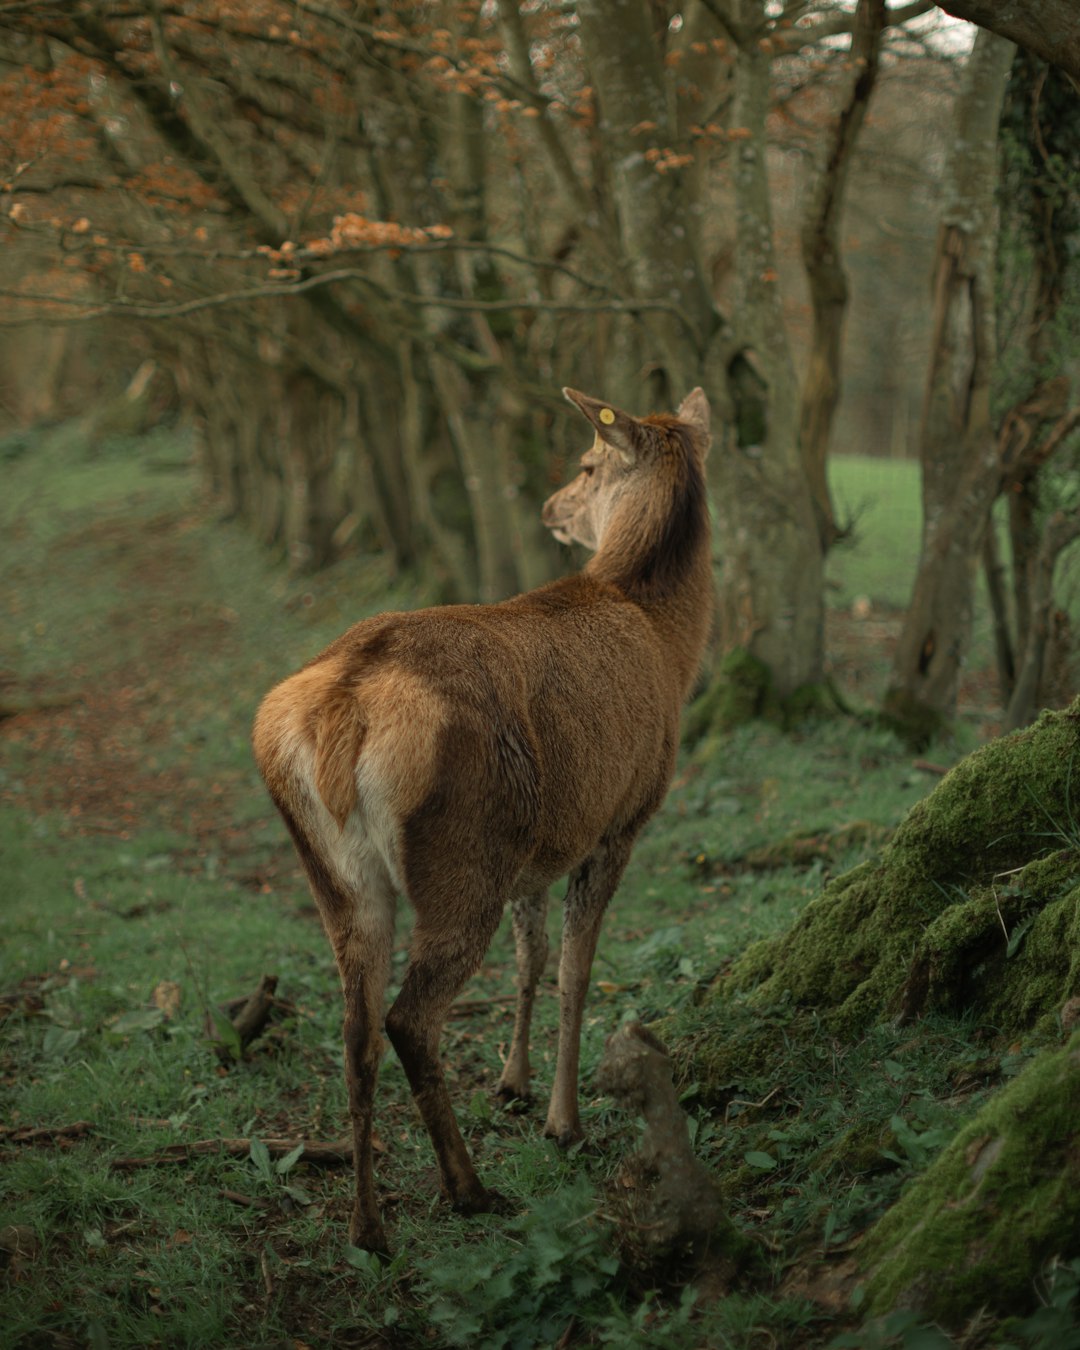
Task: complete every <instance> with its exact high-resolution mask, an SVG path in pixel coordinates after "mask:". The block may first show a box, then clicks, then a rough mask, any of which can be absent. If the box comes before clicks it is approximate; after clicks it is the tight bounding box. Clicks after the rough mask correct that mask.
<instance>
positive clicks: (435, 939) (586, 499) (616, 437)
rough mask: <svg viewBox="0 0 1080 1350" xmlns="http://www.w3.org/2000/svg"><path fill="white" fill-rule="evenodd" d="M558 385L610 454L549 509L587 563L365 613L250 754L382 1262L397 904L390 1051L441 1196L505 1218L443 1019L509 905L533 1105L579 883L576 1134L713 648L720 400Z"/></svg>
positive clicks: (554, 1099)
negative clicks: (597, 990)
mask: <svg viewBox="0 0 1080 1350" xmlns="http://www.w3.org/2000/svg"><path fill="white" fill-rule="evenodd" d="M563 393H564V395H565V397H566V398H567V399H568V400H569V401H570V402H571V403H572V404H574V405H575V406H576V407H577V409H578V410H579V411H580V412H581V413H582V414H584V416H585V417H586V418H587V419H588V421H589V422H590V423H591V424H592V428H593V431H594V439H593V443H592V445H591V447H590V448H589V449H588V450H587V451H586V452H585V454H584V455H583V456H582V458H581V467H580V472H579V473H578V474H577V476H576V477H575V478H574V479H573V480H572V481H571V482H570V483H569V484H567V485H566V486H565V487H563V488H561V489H560V490H559V491H557V492H555V493H554V495H553V496H551V497H550V498H549V499H548V500H547V502H546V503H545V504H544V507H543V509H542V513H541V519H542V521H543V524H544V525H545V526H546V527H547V528H548V529H549V530H550V531H551V532H552V533H553V534H554V536H555V538H556V539H557V540H559V541H560V542H561V543H571V542H576V543H579V544H582V545H584V546H585V547H586V548H587V549H589V550H591V553H592V556H591V557H590V558H589V560H588V561H587V562H586V564H585V566H584V567H583V569H582V570H581V571H580V572H578V573H576V574H574V575H570V576H565V577H561V578H559V579H557V580H555V581H552V582H549V583H547V584H546V585H542V586H540V587H539V588H538V589H535V590H531V591H528V592H526V593H524V594H522V595H518V596H516V597H514V598H512V599H509V600H503V601H499V602H495V603H488V604H451V605H441V606H436V607H433V608H428V609H419V610H415V611H411V612H410V611H406V612H397V613H386V614H382V615H379V616H377V617H374V618H369V619H365V620H362V621H361V622H359V623H357V624H355V625H354V626H353V627H351V628H350V629H348V631H347V632H345V633H344V634H343V635H342V636H341V637H339V638H337V639H336V640H335V641H334V642H332V643H331V644H330V646H328V647H327V648H326V650H325V651H323V652H322V653H320V654H319V655H318V656H316V657H315V658H314V659H313V660H311V661H309V662H308V663H307V664H306V665H305V666H303V667H302V668H301V669H300V670H299V671H298V672H297V673H296V674H294V675H292V676H291V677H289V678H288V679H286V680H284V681H283V682H282V683H281V684H278V685H277V686H276V687H275V688H274V689H272V690H271V691H270V693H269V694H267V696H266V697H265V699H264V700H263V701H262V703H261V705H260V707H259V710H258V713H257V715H256V718H255V725H254V731H253V748H254V753H255V759H256V762H257V764H258V767H259V770H260V772H261V774H262V777H263V779H264V781H265V783H266V787H267V789H268V791H269V794H270V797H271V798H272V800H273V802H274V804H275V805H276V807H277V809H278V811H279V812H280V813H281V816H282V818H283V819H284V822H285V825H286V827H287V829H288V831H289V833H290V835H291V836H292V840H293V843H294V845H295V848H296V851H297V854H298V855H299V859H300V862H301V864H302V867H303V870H304V872H305V874H306V877H307V881H308V883H309V885H310V889H311V892H312V895H313V897H314V900H315V904H316V907H317V909H318V912H319V915H320V918H321V920H322V924H323V927H324V929H325V931H326V934H327V937H328V938H329V941H330V945H331V948H332V950H333V954H334V958H335V960H336V964H337V969H338V973H339V975H340V979H341V987H342V993H343V997H344V1020H343V1033H342V1035H343V1041H344V1062H345V1081H346V1086H347V1092H348V1109H349V1116H350V1119H351V1125H352V1139H353V1166H354V1173H355V1196H354V1200H353V1208H352V1215H351V1219H350V1224H349V1239H350V1241H351V1242H352V1243H353V1244H354V1245H355V1246H357V1247H360V1248H364V1249H367V1250H369V1251H376V1252H379V1251H386V1250H387V1249H388V1245H387V1238H386V1231H385V1228H384V1225H383V1220H382V1216H381V1214H380V1210H379V1206H378V1204H377V1201H376V1195H375V1185H374V1177H373V1167H372V1128H373V1105H374V1099H375V1087H376V1079H377V1076H378V1072H379V1065H380V1060H381V1058H382V1054H383V1048H384V1047H383V1039H382V1034H381V1033H382V1030H383V1027H384V1019H383V1009H384V1001H385V995H386V989H387V985H388V982H389V974H390V964H391V952H392V946H393V941H394V931H395V916H396V905H397V902H398V899H399V897H404V898H405V899H406V900H407V901H408V903H409V904H410V905H411V908H412V911H413V927H412V934H411V939H410V944H409V960H408V965H407V968H406V971H405V974H404V977H403V980H402V983H401V987H400V990H399V992H398V994H397V997H396V998H395V999H394V1001H393V1003H392V1005H391V1007H390V1008H389V1010H388V1011H387V1012H386V1016H385V1032H386V1036H387V1037H388V1038H389V1041H390V1043H391V1045H392V1046H393V1049H394V1051H395V1052H396V1054H397V1056H398V1058H399V1060H400V1061H401V1064H402V1066H403V1068H404V1071H405V1074H406V1077H407V1079H408V1082H409V1086H410V1089H411V1092H412V1095H413V1099H414V1101H415V1104H416V1106H417V1108H418V1109H419V1113H420V1116H421V1118H422V1120H423V1123H424V1125H425V1127H426V1130H427V1133H428V1135H429V1136H430V1139H431V1143H432V1146H433V1149H434V1152H435V1156H436V1159H437V1161H438V1166H439V1172H440V1178H441V1186H442V1190H443V1193H444V1195H445V1196H446V1198H448V1200H449V1201H450V1203H451V1205H452V1206H453V1207H454V1208H455V1209H456V1210H458V1211H459V1212H462V1213H465V1214H475V1213H482V1212H487V1211H492V1210H495V1211H498V1210H502V1209H505V1208H506V1201H505V1200H504V1199H503V1197H502V1196H501V1195H499V1193H498V1192H497V1191H495V1190H493V1189H489V1188H488V1187H486V1186H485V1185H484V1184H483V1183H482V1182H481V1180H480V1178H479V1176H478V1175H477V1172H476V1169H475V1167H474V1165H473V1161H472V1158H471V1156H470V1154H469V1150H468V1148H467V1146H466V1144H465V1142H464V1140H463V1138H462V1135H461V1131H460V1129H459V1127H458V1124H457V1120H456V1118H455V1115H454V1110H453V1105H452V1103H451V1099H450V1095H449V1091H448V1089H447V1086H446V1081H445V1078H444V1074H443V1068H442V1064H441V1062H440V1058H439V1042H440V1038H441V1034H442V1030H443V1025H444V1022H445V1020H446V1017H447V1014H448V1012H449V1010H450V1007H451V1004H452V1003H453V1000H454V999H455V998H456V997H457V995H458V994H459V992H460V991H461V989H462V988H463V986H464V985H465V982H466V981H467V980H468V979H469V977H470V976H471V975H473V974H474V973H475V972H476V971H477V970H478V969H479V967H480V965H481V964H482V962H483V959H484V957H485V955H486V953H487V949H488V946H489V944H490V942H491V940H492V938H493V936H494V934H495V931H496V929H497V927H498V925H499V922H500V919H501V917H502V915H503V913H504V911H505V908H506V905H507V902H509V904H510V906H511V914H512V930H513V937H514V947H515V961H516V990H517V993H516V1010H515V1015H514V1025H513V1034H512V1039H511V1043H510V1046H509V1049H508V1052H507V1056H506V1060H505V1063H504V1067H503V1070H502V1074H501V1077H500V1079H499V1081H498V1084H497V1086H496V1092H497V1094H498V1096H499V1097H500V1098H501V1099H503V1100H504V1101H511V1100H514V1099H521V1100H528V1098H529V1092H530V1081H531V1068H530V1063H529V1034H530V1025H531V1019H532V1012H533V1005H534V1001H535V995H536V990H537V985H538V981H539V979H540V976H541V974H542V972H543V969H544V965H545V962H546V959H547V954H548V939H547V926H546V920H547V904H548V888H549V886H551V884H552V883H553V882H555V881H556V880H557V879H558V878H560V877H562V876H567V875H568V876H569V882H568V885H567V890H566V895H565V901H564V913H563V928H562V948H561V954H560V960H559V975H558V986H559V1023H558V1047H557V1058H556V1067H555V1072H554V1078H553V1084H552V1091H551V1096H550V1101H549V1106H548V1113H547V1119H546V1123H545V1126H544V1133H545V1135H546V1136H549V1137H551V1138H553V1139H554V1140H555V1141H556V1142H557V1143H558V1144H559V1145H561V1146H563V1147H565V1146H567V1145H569V1144H571V1143H573V1142H575V1141H576V1140H578V1139H580V1138H581V1137H582V1129H581V1120H580V1114H579V1109H578V1076H579V1062H580V1039H581V1027H582V1017H583V1009H584V1004H585V999H586V993H587V990H588V986H589V978H590V971H591V968H592V962H593V957H594V954H595V951H596V946H597V940H598V936H599V931H600V926H601V920H602V918H603V915H604V912H605V910H606V908H607V906H608V902H609V901H610V900H611V898H612V896H613V894H614V893H615V890H616V888H617V886H618V884H619V881H620V879H621V877H622V874H623V870H624V868H625V867H626V864H627V860H628V859H629V857H630V852H631V849H632V846H633V844H634V841H635V839H636V838H637V836H638V835H639V833H640V831H641V829H642V827H643V825H644V824H645V822H646V821H647V820H648V819H649V818H650V817H651V816H652V815H653V814H654V812H655V811H656V810H657V808H658V807H659V806H660V804H661V802H662V800H663V798H664V796H665V795H666V793H667V788H668V785H669V783H670V780H671V778H672V775H673V773H674V768H675V758H676V751H677V746H678V739H679V718H680V712H681V708H682V705H683V704H684V702H685V701H686V698H687V696H688V694H689V692H690V690H691V688H692V686H693V683H694V681H695V678H696V675H697V672H698V668H699V665H700V662H701V659H702V654H703V652H704V649H705V645H706V642H707V638H708V633H709V628H710V622H711V611H712V599H713V581H712V562H711V543H710V526H709V512H708V504H707V498H706V489H705V479H704V459H705V455H706V453H707V451H708V446H709V405H708V402H707V400H706V397H705V395H704V393H703V392H702V390H701V389H695V390H694V391H693V392H692V393H691V394H689V395H688V396H687V398H686V399H684V400H683V402H682V404H681V406H680V407H679V410H678V412H677V413H675V414H671V413H659V414H655V413H654V414H651V415H649V416H646V417H643V418H638V417H635V416H633V415H632V414H630V413H627V412H624V411H622V410H621V409H619V408H616V407H614V406H613V405H611V404H609V403H605V402H604V401H603V400H601V399H596V398H592V397H589V396H587V395H585V394H583V393H580V392H579V391H577V390H575V389H564V390H563Z"/></svg>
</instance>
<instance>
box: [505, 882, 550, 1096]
mask: <svg viewBox="0 0 1080 1350" xmlns="http://www.w3.org/2000/svg"><path fill="white" fill-rule="evenodd" d="M547 901H548V898H547V891H540V892H539V893H538V894H536V895H519V896H518V897H517V898H516V899H515V900H514V904H513V916H514V948H515V953H516V956H517V1009H516V1011H515V1014H514V1035H513V1039H512V1040H511V1042H510V1050H509V1052H508V1053H507V1056H506V1063H505V1064H504V1065H503V1071H502V1074H501V1075H500V1077H499V1083H498V1086H497V1087H496V1089H495V1093H496V1095H497V1096H498V1097H499V1098H500V1099H501V1100H502V1101H507V1102H510V1101H526V1100H528V1097H529V1080H530V1078H531V1076H532V1070H531V1068H530V1066H529V1029H530V1027H531V1025H532V1011H533V1002H534V1000H535V998H536V985H537V982H538V980H539V979H540V976H541V975H542V974H543V973H544V964H545V962H546V961H547V954H548V938H547Z"/></svg>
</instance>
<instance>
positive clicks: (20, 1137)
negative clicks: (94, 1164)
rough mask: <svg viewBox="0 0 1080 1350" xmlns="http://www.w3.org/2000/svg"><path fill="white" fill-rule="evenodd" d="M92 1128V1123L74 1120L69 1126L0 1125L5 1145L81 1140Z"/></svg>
mask: <svg viewBox="0 0 1080 1350" xmlns="http://www.w3.org/2000/svg"><path fill="white" fill-rule="evenodd" d="M93 1128H94V1123H93V1121H90V1120H76V1121H73V1122H72V1123H71V1124H70V1125H37V1126H31V1125H0V1142H3V1143H5V1144H51V1143H52V1142H53V1141H54V1140H55V1139H81V1138H82V1137H83V1136H84V1135H87V1134H89V1133H90V1132H91V1131H92V1130H93Z"/></svg>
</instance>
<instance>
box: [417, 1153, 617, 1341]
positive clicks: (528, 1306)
mask: <svg viewBox="0 0 1080 1350" xmlns="http://www.w3.org/2000/svg"><path fill="white" fill-rule="evenodd" d="M618 1269H619V1261H618V1258H617V1257H616V1256H615V1255H614V1251H613V1245H612V1235H611V1230H610V1227H609V1225H608V1224H606V1223H605V1222H603V1221H602V1220H601V1219H600V1218H599V1216H598V1215H597V1213H596V1200H595V1196H594V1194H593V1190H592V1187H591V1186H590V1185H589V1184H588V1182H587V1181H584V1179H582V1180H579V1181H578V1182H577V1183H575V1184H573V1185H571V1186H569V1187H567V1188H565V1189H564V1190H562V1191H561V1192H559V1193H558V1194H556V1195H553V1196H547V1197H544V1198H543V1199H540V1200H537V1201H534V1202H533V1203H532V1205H531V1206H530V1208H529V1210H528V1212H527V1213H525V1214H523V1215H521V1216H520V1217H519V1218H517V1219H513V1220H511V1221H510V1222H509V1223H508V1224H506V1225H505V1227H504V1229H503V1231H502V1232H501V1233H499V1234H498V1235H497V1236H496V1237H495V1238H494V1239H488V1240H487V1241H484V1240H483V1239H481V1240H480V1241H477V1242H471V1243H468V1244H466V1245H464V1246H462V1247H461V1248H458V1249H457V1250H455V1251H449V1252H445V1253H440V1254H439V1255H438V1256H436V1257H434V1258H430V1259H428V1260H426V1261H424V1262H421V1263H419V1265H418V1272H419V1274H420V1277H421V1279H422V1280H423V1281H424V1282H425V1284H426V1285H427V1287H428V1289H429V1290H430V1293H431V1302H430V1317H431V1319H432V1321H433V1322H434V1323H435V1325H437V1326H438V1327H439V1328H440V1332H441V1335H442V1338H443V1340H444V1341H445V1343H446V1344H448V1345H467V1346H473V1345H475V1346H478V1347H481V1348H482V1350H504V1347H506V1348H508V1350H516V1347H524V1346H534V1345H552V1344H554V1343H555V1342H556V1341H557V1340H558V1339H559V1337H560V1336H561V1335H562V1333H563V1332H564V1331H565V1330H566V1328H567V1326H568V1325H569V1324H570V1322H572V1321H573V1320H574V1319H575V1318H583V1319H586V1320H589V1319H590V1318H591V1317H592V1316H594V1315H596V1314H597V1313H598V1312H603V1311H606V1310H607V1309H608V1308H609V1305H610V1294H609V1289H610V1287H611V1285H612V1282H613V1280H614V1277H615V1276H616V1274H617V1273H618Z"/></svg>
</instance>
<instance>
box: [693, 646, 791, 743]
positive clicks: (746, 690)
mask: <svg viewBox="0 0 1080 1350" xmlns="http://www.w3.org/2000/svg"><path fill="white" fill-rule="evenodd" d="M774 704H775V696H774V694H773V687H772V675H771V674H770V672H769V668H768V666H767V665H766V664H765V663H764V661H759V660H758V658H757V657H756V656H752V655H751V654H750V652H748V651H747V650H746V648H745V647H736V648H735V649H734V650H732V651H730V652H728V654H727V656H725V657H724V659H723V661H721V663H720V666H719V668H718V670H717V672H716V674H715V676H714V677H713V680H712V683H711V684H710V685H709V687H708V688H707V689H706V690H705V692H704V693H703V694H702V695H701V696H700V697H699V698H698V699H697V700H695V702H694V703H693V705H692V706H691V707H690V708H689V710H688V711H687V713H686V716H685V717H684V718H683V744H684V745H697V743H698V742H699V741H701V740H703V739H704V738H705V737H706V736H709V735H712V734H716V733H723V732H726V731H731V730H732V729H733V728H734V727H737V726H742V725H743V724H744V723H746V722H751V721H753V720H754V718H755V717H762V716H765V715H766V714H767V713H768V712H769V711H770V710H771V709H772V708H773V706H774Z"/></svg>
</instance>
